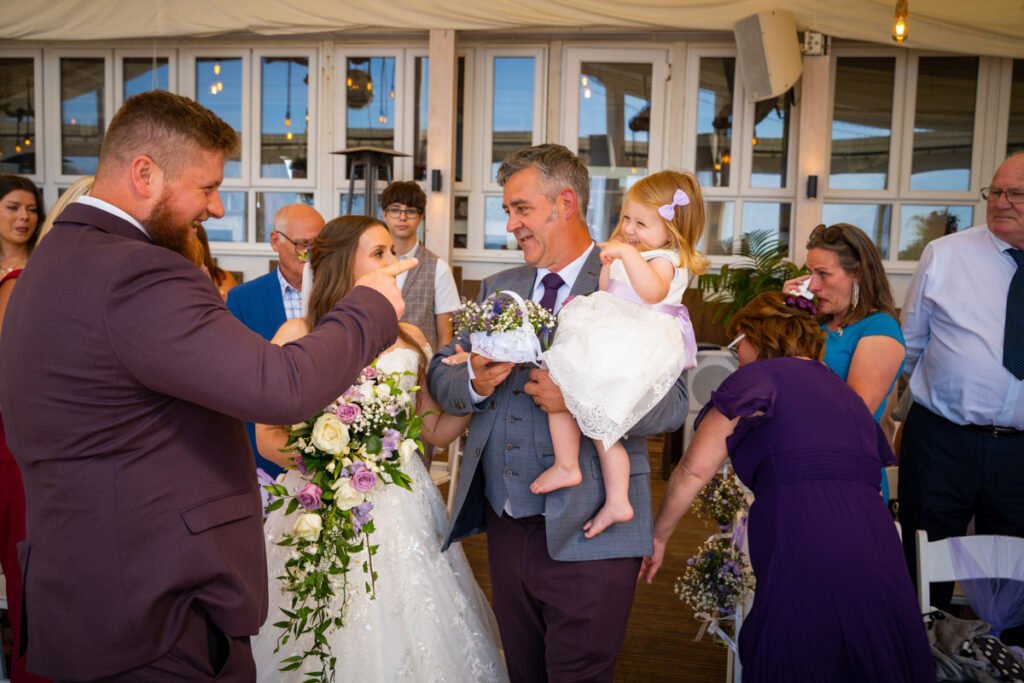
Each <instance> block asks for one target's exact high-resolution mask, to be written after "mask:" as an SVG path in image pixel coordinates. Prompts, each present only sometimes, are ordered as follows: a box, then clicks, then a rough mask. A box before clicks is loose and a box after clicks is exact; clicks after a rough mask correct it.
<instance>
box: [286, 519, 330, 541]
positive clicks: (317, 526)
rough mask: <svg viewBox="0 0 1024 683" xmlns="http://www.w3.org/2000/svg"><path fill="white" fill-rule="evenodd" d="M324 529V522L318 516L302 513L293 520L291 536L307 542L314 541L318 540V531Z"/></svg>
mask: <svg viewBox="0 0 1024 683" xmlns="http://www.w3.org/2000/svg"><path fill="white" fill-rule="evenodd" d="M323 528H324V521H323V520H322V519H320V515H318V514H315V513H312V512H304V513H302V514H301V515H299V518H298V519H296V520H295V526H294V527H292V534H293V535H295V536H298V537H299V538H304V539H306V540H307V541H315V540H316V539H318V538H320V531H321V530H322V529H323Z"/></svg>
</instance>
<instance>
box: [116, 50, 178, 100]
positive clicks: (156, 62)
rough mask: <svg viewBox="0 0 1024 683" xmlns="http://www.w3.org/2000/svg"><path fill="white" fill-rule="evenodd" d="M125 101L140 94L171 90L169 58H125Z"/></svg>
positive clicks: (123, 62)
mask: <svg viewBox="0 0 1024 683" xmlns="http://www.w3.org/2000/svg"><path fill="white" fill-rule="evenodd" d="M122 64H123V66H124V99H126V100H127V99H128V98H129V97H131V96H132V95H138V94H139V93H140V92H148V91H150V90H168V89H169V88H170V67H169V66H168V65H167V57H155V58H149V57H125V58H124V60H123V61H122Z"/></svg>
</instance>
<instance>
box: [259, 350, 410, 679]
mask: <svg viewBox="0 0 1024 683" xmlns="http://www.w3.org/2000/svg"><path fill="white" fill-rule="evenodd" d="M405 374H408V373H405ZM401 380H402V375H401V374H400V373H392V374H385V373H381V372H378V371H377V369H376V368H375V367H374V366H373V365H371V366H370V367H368V368H366V369H364V370H363V372H362V373H361V374H360V376H359V379H358V380H357V381H356V383H355V384H354V385H352V387H350V388H349V389H348V390H347V391H346V392H345V393H344V394H343V395H342V396H341V397H340V398H338V400H337V401H335V402H333V403H332V404H331V405H329V406H327V408H325V409H324V410H323V411H321V412H320V413H318V414H316V415H314V416H313V417H311V418H310V419H308V420H306V421H305V422H302V423H300V424H297V425H294V426H293V427H292V429H291V433H290V435H289V437H288V442H287V444H286V446H285V449H283V450H285V451H294V452H295V453H296V454H297V455H296V457H295V467H296V469H298V470H299V472H301V473H302V474H303V480H304V482H305V483H304V484H303V486H302V488H300V489H299V490H297V491H288V490H287V488H286V487H284V486H283V485H281V484H277V483H274V484H270V485H267V486H265V487H264V488H265V489H266V490H267V491H268V492H269V493H270V494H271V495H272V496H274V497H276V498H275V499H274V500H273V502H271V503H270V505H269V506H268V507H267V511H268V512H270V511H273V510H276V509H278V508H280V507H282V506H284V505H287V508H286V510H285V514H286V515H288V516H291V515H294V516H295V522H294V525H293V527H292V532H291V533H290V534H285V536H284V539H283V540H282V541H280V542H279V544H280V545H283V546H288V547H291V548H292V554H291V557H290V558H289V560H288V561H287V562H286V563H285V567H284V575H283V576H280V577H278V578H279V579H280V581H281V583H282V588H283V590H284V591H285V592H286V593H289V594H290V595H291V604H290V609H284V608H282V609H281V611H282V612H283V613H284V616H285V619H283V620H282V621H278V622H276V623H275V624H274V626H276V627H277V628H280V629H281V630H282V631H283V633H282V634H281V636H280V637H279V639H278V648H280V646H282V645H284V644H285V643H287V642H288V641H289V639H295V640H298V639H299V637H300V636H302V635H304V634H309V635H310V636H311V638H309V641H308V642H309V645H308V647H307V649H306V650H305V652H303V654H301V655H294V656H291V657H288V658H286V659H284V660H283V662H282V663H283V666H282V667H281V670H282V671H295V670H298V668H299V667H300V666H301V665H302V663H303V662H304V661H305V660H306V659H307V658H310V657H316V658H318V659H319V660H320V666H321V669H322V670H321V671H320V673H319V674H308V678H307V679H306V680H307V681H328V680H333V679H334V665H335V657H334V656H333V655H332V654H331V651H330V645H329V644H328V640H327V638H326V633H327V632H328V630H331V629H335V628H340V627H341V626H343V625H344V620H343V616H344V608H345V603H346V599H347V595H348V590H349V581H348V575H349V571H350V570H351V568H352V565H353V564H356V563H358V562H359V560H358V557H357V556H358V555H360V554H361V553H363V552H364V551H365V555H364V557H365V559H364V560H363V561H362V563H361V564H362V571H363V573H364V574H365V576H366V578H367V580H366V582H365V589H366V591H367V592H368V593H370V594H371V595H372V594H373V592H374V584H375V580H376V578H377V575H376V573H375V572H374V571H373V555H374V553H375V552H376V550H377V547H376V546H374V545H373V544H372V543H371V536H372V534H373V531H374V528H373V494H374V492H375V491H379V490H381V489H382V488H383V487H384V486H389V485H397V486H401V487H402V488H404V489H408V490H411V485H412V480H411V479H410V478H409V476H408V475H406V474H405V473H404V472H403V471H402V466H403V465H405V463H406V462H407V461H408V459H409V458H410V457H412V456H413V455H414V454H415V453H417V452H418V451H419V450H420V448H421V446H420V444H419V442H418V437H419V433H420V425H421V423H422V417H421V416H418V415H417V414H416V411H415V406H416V402H415V399H414V392H415V391H416V390H417V389H418V387H413V388H412V389H410V390H409V391H405V390H404V389H402V386H401Z"/></svg>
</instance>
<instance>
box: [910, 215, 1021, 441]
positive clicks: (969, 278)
mask: <svg viewBox="0 0 1024 683" xmlns="http://www.w3.org/2000/svg"><path fill="white" fill-rule="evenodd" d="M1009 248H1010V245H1009V244H1007V243H1006V242H1003V241H1002V240H1000V239H999V238H997V237H996V236H995V235H993V234H992V233H991V232H990V231H989V230H988V228H987V227H986V226H983V225H982V226H975V227H973V228H970V229H968V230H964V231H962V232H958V233H955V234H952V235H948V236H946V237H942V238H940V239H937V240H935V241H933V242H931V243H929V244H928V246H927V247H925V250H924V253H923V254H922V256H921V262H920V264H919V265H918V267H917V271H916V272H915V273H914V279H913V280H912V281H911V283H910V289H909V290H908V291H907V300H906V302H905V303H904V305H903V313H902V316H901V322H902V326H903V337H904V339H905V340H906V343H907V360H906V364H905V365H904V373H906V374H908V375H910V391H911V393H912V394H913V396H914V400H915V401H917V402H918V403H920V404H921V405H922V406H924V407H925V408H927V409H928V410H930V411H932V412H933V413H935V414H936V415H941V416H942V417H944V418H946V419H947V420H950V421H951V422H955V423H957V424H975V425H995V426H999V427H1012V428H1014V429H1024V402H1022V401H1021V386H1022V384H1024V382H1022V381H1021V380H1019V379H1017V378H1016V377H1014V376H1013V375H1012V374H1010V371H1009V370H1007V369H1006V368H1005V367H1003V334H1004V330H1005V328H1006V297H1007V293H1008V291H1009V288H1010V280H1011V279H1012V278H1013V275H1014V273H1015V272H1016V270H1017V264H1016V263H1015V262H1014V260H1013V258H1012V257H1011V256H1010V255H1009V254H1007V253H1005V252H1006V250H1007V249H1009Z"/></svg>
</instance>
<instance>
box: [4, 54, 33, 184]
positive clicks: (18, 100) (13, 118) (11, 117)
mask: <svg viewBox="0 0 1024 683" xmlns="http://www.w3.org/2000/svg"><path fill="white" fill-rule="evenodd" d="M35 90H36V75H35V60H33V59H32V58H31V57H26V58H21V57H18V58H13V57H12V58H2V59H0V103H2V104H3V106H0V173H21V174H23V175H35V172H36V142H37V141H36V92H35Z"/></svg>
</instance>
